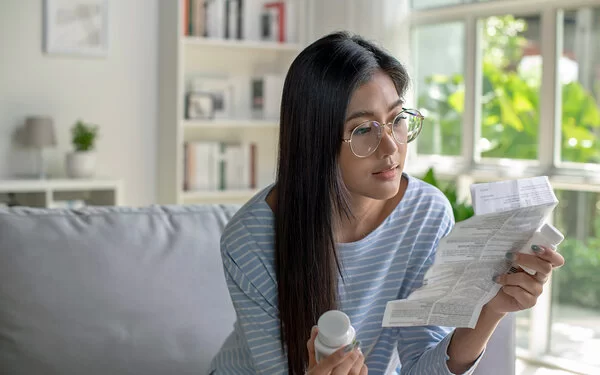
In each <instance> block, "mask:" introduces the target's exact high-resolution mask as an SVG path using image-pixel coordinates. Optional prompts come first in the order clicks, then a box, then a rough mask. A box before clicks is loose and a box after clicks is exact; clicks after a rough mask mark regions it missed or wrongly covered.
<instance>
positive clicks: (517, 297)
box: [502, 285, 537, 310]
mask: <svg viewBox="0 0 600 375" xmlns="http://www.w3.org/2000/svg"><path fill="white" fill-rule="evenodd" d="M502 292H504V293H505V294H506V295H508V296H510V297H512V298H513V303H514V304H515V306H514V307H516V309H517V310H525V309H529V308H532V307H533V306H535V303H536V301H537V297H535V296H534V295H532V294H530V293H528V292H526V291H525V290H524V289H523V288H521V287H518V286H511V285H505V286H503V287H502Z"/></svg>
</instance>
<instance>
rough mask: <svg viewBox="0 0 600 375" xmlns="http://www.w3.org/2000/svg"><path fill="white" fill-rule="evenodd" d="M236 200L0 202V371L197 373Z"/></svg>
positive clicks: (209, 338) (220, 285)
mask: <svg viewBox="0 0 600 375" xmlns="http://www.w3.org/2000/svg"><path fill="white" fill-rule="evenodd" d="M237 209H238V207H237V206H223V205H206V206H184V207H179V206H178V207H159V206H153V207H146V208H120V207H106V208H104V207H102V208H98V207H96V208H85V209H82V210H77V211H69V210H45V209H31V208H11V209H0V373H1V374H11V375H20V374H27V375H31V374H61V375H69V374H90V375H94V374H103V375H106V374H145V375H151V374H161V375H163V374H204V373H205V372H206V370H207V368H208V365H209V363H210V360H211V358H212V356H213V355H214V354H215V353H216V352H217V350H218V349H219V347H220V345H221V344H222V342H223V341H224V339H225V336H226V335H227V334H228V333H229V332H230V331H231V330H232V329H233V322H234V320H235V312H234V310H233V306H232V304H231V299H230V297H229V293H228V291H227V288H226V284H225V279H224V276H223V268H222V265H221V259H220V255H219V240H220V234H221V231H222V230H223V228H224V226H225V224H226V223H227V221H228V220H229V219H230V218H231V216H232V215H233V213H234V212H235V211H236V210H237Z"/></svg>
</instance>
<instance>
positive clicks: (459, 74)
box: [414, 22, 465, 155]
mask: <svg viewBox="0 0 600 375" xmlns="http://www.w3.org/2000/svg"><path fill="white" fill-rule="evenodd" d="M414 41H415V46H414V47H415V51H416V54H415V57H416V61H415V64H414V66H415V67H417V68H416V70H417V71H416V80H415V81H416V85H417V93H416V94H417V97H418V105H417V106H418V108H419V109H420V110H421V111H422V113H423V115H424V116H425V121H424V122H423V131H422V132H421V134H420V135H419V138H418V141H417V144H418V146H417V149H418V152H419V153H420V154H441V155H460V153H461V130H462V129H461V124H462V112H463V105H464V100H465V89H464V65H465V58H464V57H465V51H464V42H465V25H464V23H462V22H454V23H446V24H437V25H428V26H422V27H418V28H416V29H415V35H414ZM440 56H444V58H443V59H442V58H440Z"/></svg>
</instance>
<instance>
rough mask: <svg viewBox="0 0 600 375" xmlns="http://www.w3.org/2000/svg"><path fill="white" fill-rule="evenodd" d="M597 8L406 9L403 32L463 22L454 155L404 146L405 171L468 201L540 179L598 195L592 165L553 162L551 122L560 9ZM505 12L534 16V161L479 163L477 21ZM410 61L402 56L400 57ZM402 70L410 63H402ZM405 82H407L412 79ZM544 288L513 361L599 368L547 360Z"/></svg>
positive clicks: (584, 1)
mask: <svg viewBox="0 0 600 375" xmlns="http://www.w3.org/2000/svg"><path fill="white" fill-rule="evenodd" d="M582 7H600V0H503V1H501V0H495V1H490V2H484V3H470V4H462V5H450V6H447V7H443V8H435V9H424V10H414V11H411V12H410V15H409V17H408V21H409V27H410V28H411V29H414V28H415V27H418V26H422V25H430V24H443V23H450V22H457V21H458V22H464V24H465V36H466V37H465V39H466V40H465V46H464V47H465V48H464V51H465V65H464V66H465V70H464V77H465V109H464V115H463V124H462V142H463V147H462V154H461V155H460V156H458V157H452V156H442V155H419V154H418V150H417V147H416V142H415V145H412V147H411V148H410V152H409V157H408V161H407V171H408V172H410V173H413V174H416V175H417V174H422V173H424V172H425V171H426V170H427V168H429V167H432V166H433V167H434V168H435V169H436V173H437V174H438V175H439V177H440V178H443V179H453V180H455V181H456V182H457V184H458V185H459V186H458V188H459V192H460V194H461V196H462V197H464V198H468V195H469V185H470V184H471V183H473V182H477V181H490V180H500V179H506V178H522V177H531V176H539V175H546V176H548V177H549V178H550V181H551V183H552V185H553V187H554V188H555V189H561V190H576V191H584V192H600V165H597V164H579V163H568V162H562V161H561V160H560V159H561V157H560V147H561V140H560V137H561V132H560V124H559V121H560V119H561V118H562V114H561V112H562V109H561V108H560V103H561V97H560V93H561V90H560V89H559V86H558V81H557V65H558V59H559V57H560V55H561V54H562V49H563V44H562V43H563V41H562V36H563V30H562V25H563V10H575V9H578V8H582ZM505 14H512V15H515V16H519V15H521V16H522V15H533V14H539V15H540V16H541V29H540V30H541V31H540V33H541V54H542V61H543V65H542V66H543V68H542V88H541V92H540V95H541V96H540V124H539V132H538V134H539V139H538V159H537V160H534V161H525V160H514V159H510V160H503V159H493V160H490V159H485V160H481V158H480V157H479V152H477V149H476V147H477V142H478V140H479V138H480V123H481V122H480V119H481V102H480V95H477V93H480V92H481V76H482V72H481V66H482V64H481V48H480V45H481V43H480V42H481V40H480V36H481V35H482V33H481V32H480V27H481V24H480V23H481V21H479V20H480V19H482V18H485V17H489V16H495V15H505ZM408 56H410V54H408ZM404 62H405V63H406V64H407V65H408V66H409V70H412V69H410V66H411V64H412V62H411V61H407V60H404ZM412 76H415V75H414V74H412ZM549 286H550V283H548V284H547V287H546V288H545V289H546V290H545V292H544V294H543V295H542V296H541V297H540V298H539V300H538V303H537V305H536V306H535V307H534V308H533V309H532V310H531V316H532V319H531V328H530V331H529V335H530V340H529V348H528V349H527V350H521V349H518V350H517V355H518V357H519V358H521V359H523V360H526V361H528V362H532V363H539V364H544V365H546V366H551V367H556V368H561V369H564V370H567V371H574V372H579V373H584V374H587V373H589V374H592V373H598V372H599V369H598V368H595V367H592V366H586V365H584V364H581V363H578V362H575V361H569V360H566V359H561V358H557V357H554V356H551V355H549V344H550V334H551V332H550V323H551V320H550V313H551V291H550V288H549Z"/></svg>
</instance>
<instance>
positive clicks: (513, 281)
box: [486, 246, 565, 314]
mask: <svg viewBox="0 0 600 375" xmlns="http://www.w3.org/2000/svg"><path fill="white" fill-rule="evenodd" d="M538 249H539V250H538V251H535V250H534V254H523V253H512V256H513V258H512V259H511V260H512V262H513V264H519V265H522V266H524V267H527V268H531V269H532V270H534V271H537V272H536V274H535V275H530V274H528V273H527V272H525V271H523V269H521V268H520V267H519V268H518V269H519V271H517V272H515V273H512V274H504V275H500V276H497V277H496V278H495V279H494V281H496V282H497V283H498V284H501V285H502V288H501V289H500V291H498V294H496V296H495V297H494V298H492V300H490V301H489V302H488V303H487V305H486V308H487V309H488V310H491V311H494V312H496V313H500V314H504V313H508V312H514V311H520V310H525V309H529V308H531V307H533V306H534V305H535V304H536V302H537V299H538V297H539V296H540V295H541V294H542V292H543V291H544V284H545V283H546V282H547V281H548V279H549V278H550V275H551V274H552V270H553V269H554V268H558V267H561V266H562V265H563V264H564V263H565V259H564V258H563V257H562V255H560V254H559V253H558V252H556V251H554V250H552V249H549V248H547V247H543V246H538Z"/></svg>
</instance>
